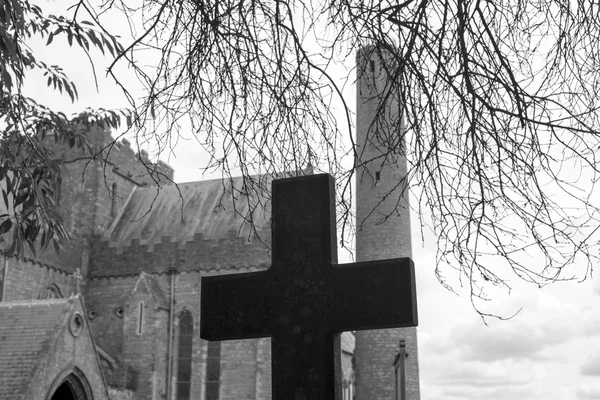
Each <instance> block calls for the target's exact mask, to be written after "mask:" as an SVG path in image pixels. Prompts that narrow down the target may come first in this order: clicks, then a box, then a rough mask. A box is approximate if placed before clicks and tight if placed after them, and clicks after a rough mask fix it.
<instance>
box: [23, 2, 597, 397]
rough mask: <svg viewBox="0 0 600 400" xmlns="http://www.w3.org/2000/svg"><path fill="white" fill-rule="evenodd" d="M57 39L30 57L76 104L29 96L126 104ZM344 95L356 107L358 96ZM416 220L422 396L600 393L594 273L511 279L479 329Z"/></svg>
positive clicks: (184, 150)
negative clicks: (70, 83) (562, 278)
mask: <svg viewBox="0 0 600 400" xmlns="http://www.w3.org/2000/svg"><path fill="white" fill-rule="evenodd" d="M36 3H38V4H39V5H41V6H42V8H43V9H44V10H50V9H51V8H52V9H53V10H54V11H51V12H54V13H58V11H57V10H59V9H61V8H64V5H65V4H69V2H65V1H64V0H58V1H56V2H55V3H46V2H39V1H37V2H36ZM56 42H59V43H58V44H57V45H55V44H54V43H53V45H52V47H51V48H50V49H49V50H47V49H45V48H44V46H43V45H40V44H38V45H36V46H35V47H34V49H35V51H36V56H37V58H38V59H42V60H44V61H46V62H48V63H59V64H60V65H61V66H62V67H63V68H64V69H65V72H66V73H67V74H68V75H69V76H70V77H71V78H72V79H73V80H74V81H75V83H76V85H77V88H78V91H79V94H80V100H79V102H78V103H76V104H70V102H69V100H68V98H67V97H64V98H62V99H58V98H57V96H56V95H54V93H53V92H51V91H50V90H49V89H47V88H46V86H45V81H44V80H43V79H41V78H39V79H38V78H35V77H31V78H32V79H30V80H29V81H28V84H27V86H26V94H28V95H30V96H32V97H35V98H36V99H38V100H40V101H42V102H45V103H46V104H53V105H55V106H56V107H58V108H59V109H60V110H61V111H64V112H67V113H69V114H70V113H74V112H77V111H78V110H81V109H83V108H85V107H104V108H115V107H127V105H128V104H127V102H126V100H125V98H124V96H123V95H122V94H121V92H120V90H119V89H118V88H117V87H116V86H115V85H114V84H112V83H111V81H110V80H109V79H104V78H103V71H104V69H105V68H106V66H107V60H103V59H102V58H101V57H96V58H95V62H96V70H97V73H98V77H99V80H100V81H99V83H100V85H99V87H100V91H99V92H97V91H96V88H95V85H94V84H93V80H91V79H90V78H89V77H90V73H91V69H90V66H89V62H87V61H86V58H85V57H82V54H80V53H79V54H78V53H74V52H77V50H74V52H68V50H69V48H68V45H66V40H65V39H64V38H63V40H62V43H61V42H60V40H59V38H57V39H55V43H56ZM124 44H126V43H124ZM65 60H69V62H68V63H66V62H65ZM349 62H350V63H352V62H354V58H352V59H350V60H349ZM348 102H349V103H351V104H353V103H354V98H353V97H352V98H350V99H349V101H348ZM204 157H205V155H204V154H203V153H202V151H201V149H200V148H199V146H198V145H196V144H194V141H193V140H190V141H189V142H185V143H182V144H181V145H179V146H178V147H177V148H176V149H175V154H174V155H173V156H171V157H170V158H169V159H166V160H164V161H167V162H168V163H169V164H170V165H171V166H172V167H174V169H175V178H176V181H178V182H185V181H194V180H200V179H202V176H201V175H200V172H199V170H198V169H199V168H200V167H201V164H200V162H201V160H203V159H204ZM412 217H413V218H412V221H411V222H412V228H413V259H414V261H415V265H416V268H417V288H418V302H419V320H420V325H419V328H418V332H419V352H420V354H419V361H420V372H421V399H422V400H433V399H444V400H455V399H456V400H458V399H461V400H475V399H489V400H494V399H495V400H502V399H511V400H513V399H523V400H534V399H544V400H547V399H561V400H562V399H564V400H574V399H582V400H584V399H600V307H594V305H595V304H598V302H599V301H600V280H599V279H596V281H593V280H592V279H588V280H587V281H585V282H582V283H576V282H567V283H558V284H554V285H551V286H549V287H545V288H543V289H538V288H537V287H536V286H533V285H526V284H522V283H520V282H519V281H518V279H517V278H516V277H514V280H513V281H512V282H510V283H511V284H512V285H513V287H514V290H513V291H512V293H511V295H510V296H508V295H506V294H505V293H499V294H498V295H497V296H495V297H494V299H493V301H492V302H491V304H490V305H489V307H487V308H486V309H485V310H491V311H495V312H496V313H498V314H500V315H503V316H510V315H512V314H514V313H515V312H516V311H517V310H519V309H521V308H522V310H521V312H520V313H519V314H518V315H516V316H515V317H514V318H512V319H510V320H508V321H496V320H489V319H488V320H487V321H488V323H489V326H485V325H484V323H483V322H482V319H481V318H480V317H479V315H478V314H477V313H476V312H475V311H474V309H473V307H472V306H471V303H470V299H469V297H468V295H467V294H468V292H465V291H464V290H462V289H461V288H460V287H458V286H457V287H455V289H456V291H457V292H459V294H461V296H457V295H455V294H452V293H450V292H449V291H447V290H445V289H444V288H443V287H442V286H441V285H440V284H439V283H438V282H437V280H436V278H435V276H434V268H435V263H436V260H435V251H436V243H437V240H436V238H435V237H434V236H433V235H432V234H431V233H430V232H429V231H425V232H424V238H425V240H424V243H423V242H421V240H420V237H421V232H420V227H419V222H418V218H417V216H416V215H413V216H412ZM491 268H492V269H493V266H491Z"/></svg>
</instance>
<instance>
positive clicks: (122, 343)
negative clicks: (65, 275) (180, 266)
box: [86, 269, 271, 400]
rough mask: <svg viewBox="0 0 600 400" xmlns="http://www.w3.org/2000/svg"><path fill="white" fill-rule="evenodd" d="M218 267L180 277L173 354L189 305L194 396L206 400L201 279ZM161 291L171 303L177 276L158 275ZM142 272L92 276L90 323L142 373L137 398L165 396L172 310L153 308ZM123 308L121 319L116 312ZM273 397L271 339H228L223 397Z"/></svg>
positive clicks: (116, 354)
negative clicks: (140, 327)
mask: <svg viewBox="0 0 600 400" xmlns="http://www.w3.org/2000/svg"><path fill="white" fill-rule="evenodd" d="M251 270H256V269H241V270H238V269H229V270H224V271H218V272H219V274H222V273H237V272H249V271H251ZM216 273H217V271H215V270H212V271H201V272H200V271H184V272H181V273H176V274H175V275H174V276H175V288H174V292H175V298H174V305H175V308H174V310H175V312H174V323H175V325H174V329H173V340H172V343H173V348H172V349H173V350H172V351H173V355H172V359H173V360H175V359H176V354H177V335H178V319H177V316H178V315H179V314H180V313H181V312H182V311H183V310H184V309H185V310H188V311H190V312H191V313H192V316H193V320H194V338H193V350H192V351H193V354H192V377H193V378H192V386H191V398H197V399H202V398H203V395H204V379H205V371H206V350H207V342H206V341H205V340H202V339H200V281H201V277H202V276H210V275H215V274H216ZM153 278H154V279H155V280H156V281H157V282H158V284H159V286H160V290H161V291H162V294H163V295H164V297H165V299H166V301H167V303H168V304H169V303H170V293H171V290H170V282H171V276H170V274H168V273H165V274H155V275H153ZM138 280H139V275H132V276H123V277H110V278H109V277H104V278H94V279H91V280H90V281H89V283H88V285H87V288H86V307H87V309H88V314H89V312H91V311H93V312H94V313H95V315H94V319H93V320H92V321H91V322H90V325H91V327H92V332H93V333H94V337H95V338H96V342H97V343H98V345H100V346H101V347H102V348H103V349H104V350H106V351H107V352H108V353H109V354H110V355H111V356H113V357H115V358H117V359H119V360H122V361H124V362H126V363H127V364H128V365H130V366H131V367H132V368H133V369H134V370H135V372H136V373H137V375H138V390H137V391H136V392H135V394H134V395H133V399H163V398H165V394H166V390H167V387H168V385H167V382H166V379H167V376H166V370H167V347H168V332H169V325H168V321H169V314H168V311H166V310H162V309H161V310H156V309H155V308H153V307H152V305H153V303H152V301H153V300H152V298H151V297H150V295H149V293H147V292H146V291H144V290H141V291H140V290H138V291H134V288H135V287H136V283H137V282H138ZM140 301H143V302H144V307H145V308H144V318H145V320H144V333H143V334H142V335H138V334H137V332H136V329H137V317H138V315H139V314H138V312H139V311H138V308H137V306H138V304H139V302H140ZM119 307H121V308H123V310H124V315H123V317H122V318H119V317H118V316H117V315H116V313H115V310H116V309H117V308H119ZM172 371H173V375H172V376H173V380H172V381H171V385H170V386H171V388H172V390H173V391H174V390H175V383H176V381H175V380H176V374H177V370H176V365H175V364H173V369H172ZM241 398H245V399H264V400H270V399H271V347H270V339H267V338H264V339H252V340H242V341H226V342H223V345H222V351H221V399H222V400H238V399H241Z"/></svg>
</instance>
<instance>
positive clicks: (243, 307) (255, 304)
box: [200, 271, 269, 340]
mask: <svg viewBox="0 0 600 400" xmlns="http://www.w3.org/2000/svg"><path fill="white" fill-rule="evenodd" d="M266 275H267V272H266V271H264V272H250V273H244V274H235V275H219V276H210V277H203V278H202V283H201V288H200V297H201V301H200V315H201V316H202V318H201V320H200V337H202V338H203V339H206V340H234V339H251V338H257V337H265V336H269V332H268V327H267V326H268V324H266V323H265V310H266V309H267V307H268V299H267V293H266V292H267V291H266V290H265V289H266V287H267V283H268V279H267V276H266Z"/></svg>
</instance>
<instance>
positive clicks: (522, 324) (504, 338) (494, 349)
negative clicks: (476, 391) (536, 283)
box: [451, 318, 570, 362]
mask: <svg viewBox="0 0 600 400" xmlns="http://www.w3.org/2000/svg"><path fill="white" fill-rule="evenodd" d="M451 336H452V339H453V342H454V343H455V345H456V346H457V347H458V348H459V349H460V352H461V358H462V359H463V360H471V361H486V362H490V361H499V360H506V359H533V360H539V359H541V358H543V357H542V354H541V353H542V351H543V350H544V349H545V348H546V347H548V346H550V345H556V344H559V343H562V342H565V341H568V340H570V338H569V335H568V328H567V327H564V326H561V325H554V324H543V323H541V322H538V321H531V320H529V319H525V318H518V319H514V320H511V321H504V322H501V323H498V324H495V326H493V327H487V328H483V329H482V328H481V327H479V326H477V325H475V324H465V325H461V326H458V327H456V328H455V329H454V330H452V333H451Z"/></svg>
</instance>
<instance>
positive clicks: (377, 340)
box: [355, 47, 420, 400]
mask: <svg viewBox="0 0 600 400" xmlns="http://www.w3.org/2000/svg"><path fill="white" fill-rule="evenodd" d="M379 56H380V55H379V54H377V51H376V49H374V48H373V47H367V48H364V49H363V50H362V51H360V52H359V56H358V73H359V74H362V75H361V77H360V79H359V80H358V88H357V141H356V142H357V145H358V151H359V154H360V160H361V161H362V162H363V163H364V164H363V165H362V166H361V167H360V168H358V170H357V185H356V187H357V194H356V224H357V233H356V258H357V261H370V260H382V259H389V258H401V257H410V256H411V255H412V249H411V236H410V208H409V204H408V200H407V197H402V192H403V190H404V188H405V186H406V182H405V181H403V180H404V179H405V177H406V173H407V162H406V158H405V157H404V155H403V151H404V149H403V148H402V146H403V141H402V140H401V135H402V131H403V128H402V118H401V116H400V115H399V108H398V99H397V98H395V97H394V96H393V95H391V96H390V98H389V99H388V101H389V103H388V104H387V105H386V107H385V109H384V111H383V112H382V113H379V114H378V107H379V104H380V100H381V99H380V98H379V97H378V96H380V95H381V94H382V93H385V91H386V90H387V89H386V87H387V86H386V85H387V79H388V78H387V76H386V74H385V69H384V68H382V66H381V60H380V59H379ZM390 150H391V151H390ZM384 160H385V163H384V162H383V161H384ZM390 193H392V194H391V195H389V194H390ZM373 210H375V211H374V212H373ZM401 338H404V339H405V340H406V351H407V353H408V354H409V356H408V358H407V360H406V377H407V398H408V400H419V398H420V390H419V364H418V348H417V331H416V328H404V329H384V330H369V331H359V332H356V350H355V358H356V395H357V400H384V399H385V400H389V399H392V398H393V396H394V393H395V377H394V367H393V362H394V359H395V356H396V354H397V353H398V350H399V340H400V339H401Z"/></svg>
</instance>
